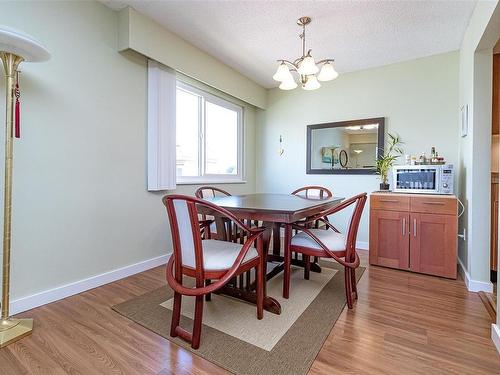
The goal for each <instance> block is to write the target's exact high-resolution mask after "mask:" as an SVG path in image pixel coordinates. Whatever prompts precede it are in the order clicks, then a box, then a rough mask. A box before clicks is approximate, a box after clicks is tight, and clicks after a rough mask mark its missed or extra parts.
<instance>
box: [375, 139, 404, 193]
mask: <svg viewBox="0 0 500 375" xmlns="http://www.w3.org/2000/svg"><path fill="white" fill-rule="evenodd" d="M387 135H388V137H389V142H388V145H387V147H386V148H385V149H383V150H381V151H382V152H381V155H380V156H379V158H378V159H377V161H376V162H377V174H378V175H379V176H380V190H389V183H388V182H387V177H388V174H389V171H390V170H391V168H392V166H393V165H394V162H395V161H396V159H397V158H399V157H400V156H401V155H403V149H402V148H401V147H400V145H402V144H404V142H403V141H401V138H400V137H399V135H397V134H396V135H393V134H391V133H388V134H387Z"/></svg>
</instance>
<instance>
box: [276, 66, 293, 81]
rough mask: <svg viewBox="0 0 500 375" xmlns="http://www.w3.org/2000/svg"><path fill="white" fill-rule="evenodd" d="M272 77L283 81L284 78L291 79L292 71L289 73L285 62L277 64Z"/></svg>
mask: <svg viewBox="0 0 500 375" xmlns="http://www.w3.org/2000/svg"><path fill="white" fill-rule="evenodd" d="M273 79H274V80H275V81H278V82H283V81H286V80H293V76H292V73H290V69H288V66H287V65H286V64H285V63H283V62H282V63H281V64H279V65H278V69H277V70H276V73H274V75H273Z"/></svg>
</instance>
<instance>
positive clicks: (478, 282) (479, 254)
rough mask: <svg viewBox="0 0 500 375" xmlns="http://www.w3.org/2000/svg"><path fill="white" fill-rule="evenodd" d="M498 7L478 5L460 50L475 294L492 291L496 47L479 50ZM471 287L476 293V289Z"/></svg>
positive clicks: (463, 189) (463, 247) (463, 165)
mask: <svg viewBox="0 0 500 375" xmlns="http://www.w3.org/2000/svg"><path fill="white" fill-rule="evenodd" d="M497 4H498V2H497V1H481V2H478V3H477V5H476V7H475V9H474V12H473V14H472V17H471V19H470V21H469V25H468V27H467V30H466V32H465V35H464V39H463V42H462V46H461V49H460V80H459V84H460V86H459V88H460V107H462V106H464V105H468V106H469V133H468V135H467V137H465V138H459V148H460V161H459V168H460V180H459V185H458V193H459V197H460V199H461V200H462V201H463V202H464V204H465V207H466V210H465V212H464V215H463V216H462V217H461V220H460V222H459V231H460V232H462V231H463V229H465V230H466V232H467V240H466V241H463V240H459V258H460V260H461V262H462V264H463V266H464V267H465V270H464V273H466V279H469V280H471V281H470V282H469V287H470V288H471V289H473V290H490V291H491V290H492V286H491V283H490V281H489V269H490V268H489V253H490V241H489V240H490V221H489V212H490V183H489V181H490V168H491V158H490V155H491V63H492V57H491V54H492V46H493V45H494V42H493V43H491V46H490V48H489V49H482V50H480V48H479V45H480V43H481V40H482V38H483V36H484V34H485V30H486V28H487V27H488V24H489V23H490V22H491V20H492V15H493V12H494V11H495V7H496V6H497ZM471 285H472V287H471Z"/></svg>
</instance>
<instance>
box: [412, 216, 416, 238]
mask: <svg viewBox="0 0 500 375" xmlns="http://www.w3.org/2000/svg"><path fill="white" fill-rule="evenodd" d="M413 237H417V219H413Z"/></svg>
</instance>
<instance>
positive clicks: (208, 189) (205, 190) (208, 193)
mask: <svg viewBox="0 0 500 375" xmlns="http://www.w3.org/2000/svg"><path fill="white" fill-rule="evenodd" d="M194 195H195V196H196V197H197V198H200V199H203V198H213V197H217V196H229V195H231V194H229V193H228V192H227V191H225V190H222V189H219V188H216V187H213V186H201V187H199V188H198V189H196V191H195V192H194Z"/></svg>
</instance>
